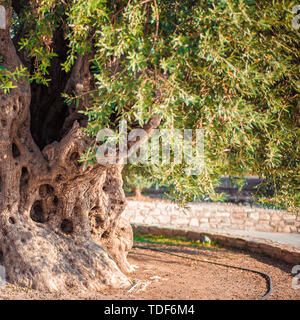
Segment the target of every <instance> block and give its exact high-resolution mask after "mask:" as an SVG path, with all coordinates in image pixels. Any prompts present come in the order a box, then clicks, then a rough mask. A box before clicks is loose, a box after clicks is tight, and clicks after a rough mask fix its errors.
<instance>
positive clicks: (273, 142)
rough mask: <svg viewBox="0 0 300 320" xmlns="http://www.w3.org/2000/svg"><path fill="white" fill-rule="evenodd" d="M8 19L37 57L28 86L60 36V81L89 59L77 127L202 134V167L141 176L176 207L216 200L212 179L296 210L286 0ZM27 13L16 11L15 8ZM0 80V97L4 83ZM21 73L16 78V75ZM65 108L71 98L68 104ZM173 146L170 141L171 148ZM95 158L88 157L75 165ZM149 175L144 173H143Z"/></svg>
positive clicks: (294, 111) (67, 8)
mask: <svg viewBox="0 0 300 320" xmlns="http://www.w3.org/2000/svg"><path fill="white" fill-rule="evenodd" d="M22 2H23V3H24V2H25V3H27V4H28V6H30V9H29V7H28V8H27V9H24V10H22V11H21V13H20V14H19V15H18V18H16V19H15V20H14V29H13V33H17V32H18V30H19V28H20V25H22V26H23V28H25V30H27V32H26V34H25V36H23V38H22V39H21V40H20V49H22V50H25V51H26V52H27V53H28V55H29V56H30V57H32V58H33V59H35V69H34V70H30V75H28V77H29V80H30V81H38V82H41V83H44V84H47V82H49V81H51V79H49V78H48V76H47V69H48V67H49V66H50V64H51V59H53V57H55V55H56V53H55V52H54V50H53V48H52V40H51V39H52V37H53V33H54V32H55V30H56V29H58V28H63V30H64V34H65V40H66V41H67V43H68V47H69V51H68V56H67V59H66V61H65V62H64V64H63V68H64V69H65V71H66V72H69V71H70V70H71V69H72V66H73V65H74V62H75V61H76V59H77V57H78V55H84V54H90V55H91V59H90V65H91V66H90V69H91V71H92V72H93V75H94V77H95V90H92V91H90V92H86V93H85V94H86V95H88V96H89V97H90V99H91V104H90V107H89V108H88V109H86V110H83V112H84V113H85V114H86V115H87V116H88V119H89V123H88V126H87V128H85V129H84V130H85V131H86V132H87V134H89V135H90V136H95V135H96V134H97V132H98V131H99V129H101V128H104V127H112V128H114V127H115V126H116V123H117V122H118V121H119V120H120V119H121V118H124V119H126V120H127V121H128V122H129V123H130V124H131V125H132V126H134V125H137V124H140V125H142V124H143V123H144V122H145V121H147V120H149V119H150V118H151V116H152V115H153V114H160V115H161V116H162V123H161V128H170V129H172V128H193V129H196V128H199V129H203V130H204V137H205V168H204V170H203V171H202V173H201V174H200V175H198V176H188V175H185V174H184V168H185V165H186V164H185V163H183V164H178V165H175V164H166V165H158V166H152V167H151V175H152V179H153V181H157V182H159V183H161V184H163V185H169V186H172V190H171V192H172V194H173V196H175V197H176V198H177V200H180V201H183V202H185V201H189V200H192V199H193V198H195V197H199V195H206V196H209V197H211V198H212V199H215V200H216V199H219V198H220V195H217V194H215V192H214V187H215V186H216V185H217V184H218V183H219V179H220V177H221V176H222V175H233V176H243V175H245V174H247V175H258V176H260V177H262V178H264V179H265V182H266V185H268V186H270V185H271V186H272V188H273V190H274V192H275V193H274V197H272V198H269V199H265V200H267V201H268V202H269V203H273V204H276V205H277V206H280V207H285V206H286V207H298V206H299V161H300V160H299V159H300V157H299V156H300V154H299V149H300V148H299V133H300V129H299V119H300V117H299V31H297V30H295V29H293V27H292V25H291V21H292V19H293V17H294V13H292V7H293V5H295V3H294V1H291V0H289V1H287V0H273V1H270V0H205V1H191V0H175V1H174V0H144V1H142V0H139V1H136V0H119V1H117V0H115V1H106V0H69V1H67V0H64V1H62V0H30V1H25V0H23V1H22ZM25 8H26V6H25ZM0 71H1V79H6V80H5V81H6V84H4V83H2V84H1V87H2V89H4V90H8V89H9V86H12V85H13V83H12V82H10V81H9V79H8V76H7V75H5V70H0ZM24 73H25V71H24V70H22V72H20V70H18V71H16V74H17V75H21V74H24ZM65 98H66V102H67V103H72V102H73V101H74V100H76V101H77V104H80V99H79V98H80V97H76V96H66V97H65ZM175 143H176V142H175ZM83 160H86V161H89V162H93V161H94V150H93V149H90V150H88V152H87V154H86V155H85V157H84V159H83ZM146 172H147V174H149V168H146Z"/></svg>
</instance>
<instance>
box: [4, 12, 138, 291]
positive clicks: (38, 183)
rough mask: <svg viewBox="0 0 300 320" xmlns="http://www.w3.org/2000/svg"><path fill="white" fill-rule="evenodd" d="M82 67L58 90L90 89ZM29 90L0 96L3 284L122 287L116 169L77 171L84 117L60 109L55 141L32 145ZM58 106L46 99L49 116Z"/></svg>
mask: <svg viewBox="0 0 300 320" xmlns="http://www.w3.org/2000/svg"><path fill="white" fill-rule="evenodd" d="M6 15H7V17H6V22H7V28H6V29H5V30H0V55H1V56H2V57H3V61H4V62H3V65H4V66H5V67H6V68H7V69H8V70H11V71H13V70H15V68H16V67H18V66H20V65H21V61H20V58H19V56H18V54H17V52H16V49H15V47H14V45H13V42H12V40H11V38H10V31H9V21H10V17H11V11H10V9H9V8H6ZM87 68H88V66H86V59H85V57H81V58H79V59H78V60H77V62H76V65H75V66H74V68H73V70H72V72H71V74H70V76H69V78H68V81H66V86H65V91H66V92H68V91H69V90H75V91H76V92H78V91H79V90H81V88H82V87H86V86H88V85H90V83H89V82H90V81H91V79H90V74H89V72H88V71H87ZM32 88H33V86H30V85H29V84H28V82H26V81H23V82H22V81H20V82H18V83H17V88H15V89H12V90H11V92H10V93H9V94H4V93H3V92H2V93H1V95H0V127H1V135H0V264H1V265H3V266H4V267H5V270H6V275H7V280H8V281H10V282H13V283H15V284H18V285H22V286H25V287H30V288H34V289H40V290H50V291H53V290H63V289H66V288H70V287H72V288H81V289H83V288H89V289H95V290H97V289H100V288H102V287H103V286H113V287H124V286H125V287H126V286H129V285H130V280H129V279H128V274H127V273H128V272H130V271H131V266H130V265H129V263H128V262H127V253H128V251H129V250H130V249H131V247H132V238H133V237H132V229H131V226H130V224H129V223H128V222H127V221H125V220H124V219H123V218H122V217H121V213H122V211H123V210H124V208H125V203H126V199H125V196H124V192H123V190H122V178H121V169H122V167H121V165H111V166H101V165H99V164H97V165H95V166H88V167H86V168H84V166H83V165H81V164H80V163H79V162H78V159H79V158H80V156H81V154H82V153H83V152H85V150H86V148H87V147H88V145H89V141H88V140H87V139H86V138H85V136H84V135H83V133H82V130H81V128H80V125H81V124H82V123H81V122H84V121H86V119H84V118H80V117H79V116H78V113H77V112H76V111H75V110H68V116H67V117H66V119H64V121H63V127H62V130H61V132H62V138H61V139H60V141H57V140H56V141H51V135H47V132H45V131H44V130H46V127H42V128H41V131H40V132H41V134H40V135H39V134H37V137H36V139H35V140H34V139H33V137H32V132H31V128H32V125H33V124H35V125H36V123H35V122H34V121H36V119H39V117H38V116H37V118H36V119H33V120H31V113H32V112H34V111H35V110H36V109H34V107H33V102H32V101H33V100H35V104H36V105H37V106H40V105H39V102H38V100H36V97H37V93H36V92H35V99H33V92H32ZM37 91H38V90H37ZM43 95H44V94H42V95H41V96H43ZM47 103H48V104H49V102H47ZM60 103H61V102H60V101H58V100H55V99H54V100H53V102H52V105H53V108H52V105H49V106H50V107H51V108H52V109H51V110H50V111H51V112H52V113H55V112H58V107H57V105H59V104H60ZM87 103H88V102H87ZM42 110H46V109H42ZM51 112H49V113H48V114H47V117H48V118H49V123H51V121H50V120H51ZM53 119H54V118H53ZM45 124H47V121H45V122H44V123H41V124H40V125H41V126H45ZM39 137H40V138H41V140H40V143H38V145H37V143H36V140H37V139H38V138H39ZM52 137H53V135H52ZM52 140H53V138H52ZM58 140H59V139H58ZM49 141H51V143H49Z"/></svg>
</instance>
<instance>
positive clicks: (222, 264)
mask: <svg viewBox="0 0 300 320" xmlns="http://www.w3.org/2000/svg"><path fill="white" fill-rule="evenodd" d="M132 248H138V249H145V250H152V251H157V252H162V253H166V254H169V255H172V256H176V257H180V258H185V259H189V260H194V261H198V262H205V263H210V264H214V265H217V266H222V267H227V268H233V269H239V270H243V271H249V272H253V273H256V274H259V275H261V276H262V277H263V278H265V279H266V281H267V285H268V290H267V292H266V293H265V295H264V296H262V297H260V298H259V299H258V300H265V299H267V298H268V297H269V295H270V294H271V293H272V279H271V277H270V276H269V275H268V274H266V273H263V272H261V271H257V270H252V269H248V268H242V267H237V266H232V265H229V264H224V263H218V262H213V261H208V260H202V259H197V258H192V257H188V256H185V255H180V254H177V253H173V252H170V251H167V250H161V249H157V248H152V247H143V246H137V245H135V246H133V247H132Z"/></svg>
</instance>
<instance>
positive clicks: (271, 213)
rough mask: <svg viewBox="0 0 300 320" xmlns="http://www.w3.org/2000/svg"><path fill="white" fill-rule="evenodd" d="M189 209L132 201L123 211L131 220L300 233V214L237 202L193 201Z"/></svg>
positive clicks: (160, 203) (183, 225) (214, 228)
mask: <svg viewBox="0 0 300 320" xmlns="http://www.w3.org/2000/svg"><path fill="white" fill-rule="evenodd" d="M189 208H190V209H189V210H182V209H180V208H178V206H177V205H175V204H173V203H169V202H166V201H157V200H155V201H152V202H150V201H133V200H129V201H128V205H127V208H126V209H125V212H124V213H123V214H124V215H125V216H126V217H127V218H128V219H129V221H130V223H136V224H145V225H152V226H154V225H157V226H171V227H179V228H186V227H188V228H197V229H199V230H247V231H248V230H253V231H264V232H287V233H300V215H298V216H296V215H294V214H290V213H287V212H284V211H280V210H268V209H261V208H255V207H252V208H251V207H250V206H240V205H235V204H219V203H217V204H214V203H191V204H189Z"/></svg>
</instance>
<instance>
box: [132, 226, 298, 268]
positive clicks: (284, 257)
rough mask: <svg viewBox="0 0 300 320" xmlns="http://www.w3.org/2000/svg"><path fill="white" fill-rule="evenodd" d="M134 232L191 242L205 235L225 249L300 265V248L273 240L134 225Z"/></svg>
mask: <svg viewBox="0 0 300 320" xmlns="http://www.w3.org/2000/svg"><path fill="white" fill-rule="evenodd" d="M132 228H133V231H134V232H136V233H141V234H149V233H151V234H153V235H164V236H167V237H176V236H177V237H179V236H180V237H186V238H187V239H189V240H200V237H201V236H203V235H206V236H208V237H209V238H210V239H211V240H213V241H216V242H218V243H219V244H221V245H223V246H224V247H231V248H238V249H245V250H248V251H250V252H255V253H261V254H264V255H266V256H269V257H271V258H275V259H278V260H281V261H284V262H286V263H289V264H293V265H296V264H300V248H299V247H298V248H297V247H293V246H290V245H286V244H281V243H278V242H275V241H271V240H264V239H258V238H252V237H251V238H250V237H246V236H234V235H230V234H225V233H209V232H201V231H195V230H188V229H173V228H167V227H157V226H149V225H141V224H132Z"/></svg>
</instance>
